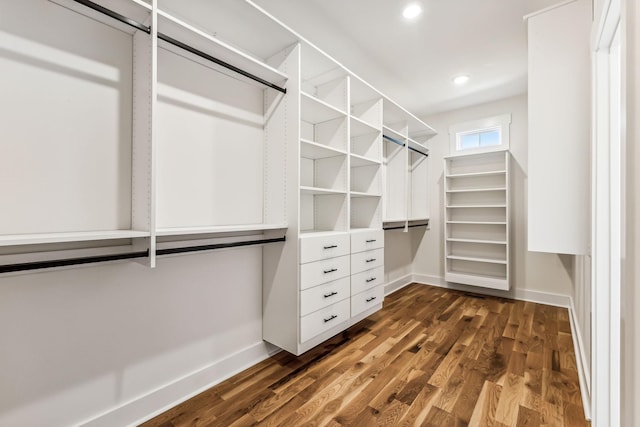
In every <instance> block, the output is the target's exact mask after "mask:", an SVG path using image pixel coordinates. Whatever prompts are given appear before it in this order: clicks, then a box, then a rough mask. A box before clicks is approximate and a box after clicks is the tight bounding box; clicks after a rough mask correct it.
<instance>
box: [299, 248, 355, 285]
mask: <svg viewBox="0 0 640 427" xmlns="http://www.w3.org/2000/svg"><path fill="white" fill-rule="evenodd" d="M349 271H350V270H349V255H345V256H341V257H338V258H331V259H327V260H324V261H316V262H308V263H306V264H302V265H301V266H300V289H301V290H302V289H308V288H312V287H314V286H317V285H321V284H323V283H327V282H332V281H334V280H338V279H341V278H343V277H347V276H349V274H350V273H349Z"/></svg>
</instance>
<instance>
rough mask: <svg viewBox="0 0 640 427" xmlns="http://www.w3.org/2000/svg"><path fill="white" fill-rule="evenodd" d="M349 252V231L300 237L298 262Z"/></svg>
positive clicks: (333, 256) (337, 255) (302, 262)
mask: <svg viewBox="0 0 640 427" xmlns="http://www.w3.org/2000/svg"><path fill="white" fill-rule="evenodd" d="M347 254H349V233H336V234H330V235H327V236H324V235H323V236H317V237H301V238H300V264H305V263H307V262H313V261H319V260H321V259H327V258H335V257H339V256H342V255H347Z"/></svg>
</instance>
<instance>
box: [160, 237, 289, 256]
mask: <svg viewBox="0 0 640 427" xmlns="http://www.w3.org/2000/svg"><path fill="white" fill-rule="evenodd" d="M286 240H287V237H286V236H282V237H277V238H273V239H260V240H246V241H244V242H232V243H215V244H212V245H199V246H186V247H182V248H168V249H157V250H156V255H173V254H183V253H187V252H200V251H210V250H213V249H227V248H236V247H240V246H252V245H262V244H267V243H278V242H285V241H286Z"/></svg>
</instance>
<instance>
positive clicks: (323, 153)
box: [300, 139, 347, 160]
mask: <svg viewBox="0 0 640 427" xmlns="http://www.w3.org/2000/svg"><path fill="white" fill-rule="evenodd" d="M346 154H347V152H346V151H343V150H339V149H337V148H333V147H329V146H327V145H324V144H319V143H317V142H313V141H309V140H307V139H300V156H301V157H304V158H306V159H314V160H316V159H325V158H327V157H335V156H344V155H346Z"/></svg>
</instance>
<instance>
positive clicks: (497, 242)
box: [447, 237, 507, 245]
mask: <svg viewBox="0 0 640 427" xmlns="http://www.w3.org/2000/svg"><path fill="white" fill-rule="evenodd" d="M447 242H458V243H482V244H488V245H506V244H507V241H506V240H486V239H460V238H455V237H449V238H447Z"/></svg>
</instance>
